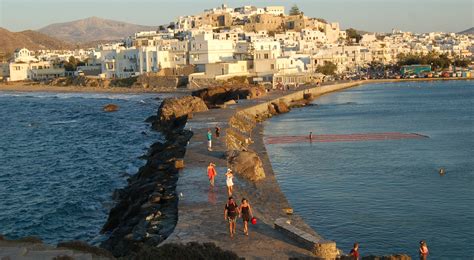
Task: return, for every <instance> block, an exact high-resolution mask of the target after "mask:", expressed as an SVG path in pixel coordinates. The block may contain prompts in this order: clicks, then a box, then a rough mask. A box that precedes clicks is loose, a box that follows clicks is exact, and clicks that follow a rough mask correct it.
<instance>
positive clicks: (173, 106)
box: [153, 96, 208, 134]
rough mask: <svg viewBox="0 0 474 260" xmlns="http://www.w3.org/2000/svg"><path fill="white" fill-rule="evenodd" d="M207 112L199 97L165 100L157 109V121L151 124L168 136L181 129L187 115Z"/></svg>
mask: <svg viewBox="0 0 474 260" xmlns="http://www.w3.org/2000/svg"><path fill="white" fill-rule="evenodd" d="M207 110H208V108H207V106H206V103H204V101H203V100H202V99H201V98H199V97H193V96H184V97H181V98H166V99H165V100H163V102H162V103H161V105H160V108H159V109H158V117H159V120H158V121H157V122H154V123H153V128H154V129H156V130H161V131H164V132H165V133H166V134H168V133H167V132H173V130H175V129H182V127H184V125H185V123H186V120H187V118H188V115H189V114H191V113H196V112H203V111H207Z"/></svg>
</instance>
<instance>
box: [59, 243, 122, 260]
mask: <svg viewBox="0 0 474 260" xmlns="http://www.w3.org/2000/svg"><path fill="white" fill-rule="evenodd" d="M57 247H58V248H67V249H72V250H77V251H81V252H86V253H91V254H93V255H95V256H102V257H106V258H111V259H112V258H114V256H113V255H112V253H110V252H109V251H107V250H105V249H103V248H100V247H95V246H91V245H89V244H87V243H86V242H83V241H69V242H60V243H58V245H57Z"/></svg>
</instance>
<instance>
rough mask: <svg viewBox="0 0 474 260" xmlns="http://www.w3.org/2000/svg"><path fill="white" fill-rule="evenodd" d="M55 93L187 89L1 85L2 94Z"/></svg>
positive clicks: (185, 90)
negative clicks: (3, 92)
mask: <svg viewBox="0 0 474 260" xmlns="http://www.w3.org/2000/svg"><path fill="white" fill-rule="evenodd" d="M2 91H5V92H55V93H114V94H144V93H183V92H189V90H187V89H165V88H160V89H145V88H120V87H115V88H100V87H58V86H48V85H21V84H11V85H10V84H8V85H6V84H0V92H2Z"/></svg>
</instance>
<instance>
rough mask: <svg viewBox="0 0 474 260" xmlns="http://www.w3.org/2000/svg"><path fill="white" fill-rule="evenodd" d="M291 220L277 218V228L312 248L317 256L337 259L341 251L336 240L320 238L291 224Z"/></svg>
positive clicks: (309, 248)
mask: <svg viewBox="0 0 474 260" xmlns="http://www.w3.org/2000/svg"><path fill="white" fill-rule="evenodd" d="M290 223H291V222H290V220H289V219H286V218H279V219H277V220H275V223H274V224H275V229H276V230H279V231H280V232H282V233H283V234H285V235H287V236H288V237H290V238H292V239H293V240H295V241H298V243H300V244H301V245H303V246H304V247H306V248H307V249H308V250H310V251H311V252H312V253H313V254H314V256H315V257H316V258H319V259H336V257H337V256H338V255H339V251H338V250H337V248H336V242H334V241H329V240H320V239H318V238H316V237H314V236H313V235H311V234H309V233H307V232H304V231H303V230H301V229H299V228H297V227H295V226H293V225H291V224H290Z"/></svg>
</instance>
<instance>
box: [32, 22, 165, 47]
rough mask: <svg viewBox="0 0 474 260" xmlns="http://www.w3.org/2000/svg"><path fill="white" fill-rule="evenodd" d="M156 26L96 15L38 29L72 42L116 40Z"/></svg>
mask: <svg viewBox="0 0 474 260" xmlns="http://www.w3.org/2000/svg"><path fill="white" fill-rule="evenodd" d="M157 28H158V27H157V26H146V25H137V24H131V23H125V22H119V21H113V20H107V19H102V18H98V17H89V18H86V19H81V20H76V21H72V22H66V23H55V24H51V25H48V26H46V27H43V28H41V29H39V30H38V31H39V32H41V33H44V34H47V35H50V36H53V37H56V38H58V39H61V40H63V41H67V42H71V43H74V44H79V43H85V42H92V41H98V40H117V39H122V38H124V37H127V36H130V35H133V34H134V33H136V32H139V31H152V30H156V29H157Z"/></svg>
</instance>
